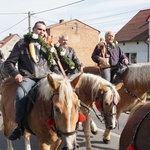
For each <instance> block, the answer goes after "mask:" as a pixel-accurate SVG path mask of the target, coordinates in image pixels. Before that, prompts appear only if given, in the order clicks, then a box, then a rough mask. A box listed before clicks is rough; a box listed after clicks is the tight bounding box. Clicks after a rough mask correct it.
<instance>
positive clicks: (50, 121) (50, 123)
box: [45, 118, 54, 126]
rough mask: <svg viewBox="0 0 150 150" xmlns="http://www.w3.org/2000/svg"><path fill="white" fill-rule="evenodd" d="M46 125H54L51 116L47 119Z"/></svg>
mask: <svg viewBox="0 0 150 150" xmlns="http://www.w3.org/2000/svg"><path fill="white" fill-rule="evenodd" d="M45 124H46V126H53V125H54V120H53V119H52V118H49V119H48V120H47V121H46V123H45Z"/></svg>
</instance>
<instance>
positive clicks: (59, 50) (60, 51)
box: [55, 43, 75, 69]
mask: <svg viewBox="0 0 150 150" xmlns="http://www.w3.org/2000/svg"><path fill="white" fill-rule="evenodd" d="M55 49H56V50H57V53H58V56H59V58H60V59H62V60H63V61H64V62H65V63H66V64H67V66H68V67H69V68H70V69H75V63H74V62H73V61H72V60H70V59H69V58H67V57H66V56H65V51H63V48H62V46H61V45H60V43H56V44H55Z"/></svg>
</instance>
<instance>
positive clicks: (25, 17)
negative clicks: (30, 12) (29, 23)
mask: <svg viewBox="0 0 150 150" xmlns="http://www.w3.org/2000/svg"><path fill="white" fill-rule="evenodd" d="M27 18H28V17H25V18H24V19H22V20H21V21H19V22H18V23H16V24H14V25H13V26H11V27H9V28H7V29H6V30H4V31H1V32H0V34H1V33H3V32H6V31H7V30H9V29H11V28H13V27H14V26H16V25H18V24H20V23H21V22H23V21H24V20H25V19H27Z"/></svg>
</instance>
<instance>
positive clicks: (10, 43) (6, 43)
mask: <svg viewBox="0 0 150 150" xmlns="http://www.w3.org/2000/svg"><path fill="white" fill-rule="evenodd" d="M19 39H20V37H19V35H18V34H11V33H10V34H9V35H8V36H6V37H5V38H4V39H3V40H2V41H1V42H0V50H1V51H2V52H3V54H4V57H5V58H7V57H8V56H9V54H10V51H11V50H12V48H13V47H14V45H15V43H16V42H17V41H19Z"/></svg>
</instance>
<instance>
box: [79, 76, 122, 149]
mask: <svg viewBox="0 0 150 150" xmlns="http://www.w3.org/2000/svg"><path fill="white" fill-rule="evenodd" d="M77 95H78V97H79V99H80V100H81V106H83V107H82V112H83V113H84V114H85V115H86V120H85V121H84V122H83V128H84V135H85V138H86V150H92V147H91V143H90V125H89V124H92V125H94V122H93V121H91V117H90V112H88V110H89V109H88V108H91V107H92V106H93V104H94V103H95V104H96V106H97V107H98V108H100V110H101V113H102V116H103V117H104V122H105V126H106V128H107V129H113V128H115V127H116V125H117V119H116V105H117V104H118V102H119V100H120V96H119V94H118V92H117V90H116V89H115V86H113V85H112V84H111V83H110V82H108V81H106V80H105V79H103V78H101V77H100V76H97V75H94V74H88V73H83V75H82V79H81V84H80V86H79V89H77ZM83 104H84V105H83ZM93 130H96V129H95V128H94V129H93ZM95 132H96V131H95Z"/></svg>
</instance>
